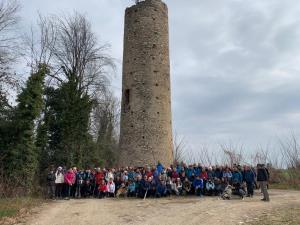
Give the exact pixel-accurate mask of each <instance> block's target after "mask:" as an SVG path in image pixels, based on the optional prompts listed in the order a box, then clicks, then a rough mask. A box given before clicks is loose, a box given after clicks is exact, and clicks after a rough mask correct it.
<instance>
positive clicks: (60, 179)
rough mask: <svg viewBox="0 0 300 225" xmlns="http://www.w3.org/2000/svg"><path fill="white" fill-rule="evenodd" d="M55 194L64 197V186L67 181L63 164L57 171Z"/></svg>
mask: <svg viewBox="0 0 300 225" xmlns="http://www.w3.org/2000/svg"><path fill="white" fill-rule="evenodd" d="M55 177H56V178H55V196H56V197H57V198H62V197H63V186H64V182H65V175H64V171H63V169H62V167H61V166H59V167H58V168H57V170H56V173H55Z"/></svg>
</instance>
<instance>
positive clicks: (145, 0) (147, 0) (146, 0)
mask: <svg viewBox="0 0 300 225" xmlns="http://www.w3.org/2000/svg"><path fill="white" fill-rule="evenodd" d="M134 1H135V4H139V3H140V2H150V1H159V2H161V0H134Z"/></svg>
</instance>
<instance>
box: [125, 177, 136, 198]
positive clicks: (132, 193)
mask: <svg viewBox="0 0 300 225" xmlns="http://www.w3.org/2000/svg"><path fill="white" fill-rule="evenodd" d="M135 184H136V183H135V182H133V181H132V180H131V179H130V180H129V182H128V193H127V196H128V197H135V196H136V191H135Z"/></svg>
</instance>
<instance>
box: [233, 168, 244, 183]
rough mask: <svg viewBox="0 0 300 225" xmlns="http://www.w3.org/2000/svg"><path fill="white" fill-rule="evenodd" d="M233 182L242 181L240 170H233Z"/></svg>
mask: <svg viewBox="0 0 300 225" xmlns="http://www.w3.org/2000/svg"><path fill="white" fill-rule="evenodd" d="M231 180H232V182H233V183H240V184H241V183H242V182H243V176H242V174H241V172H239V171H233V172H232V178H231Z"/></svg>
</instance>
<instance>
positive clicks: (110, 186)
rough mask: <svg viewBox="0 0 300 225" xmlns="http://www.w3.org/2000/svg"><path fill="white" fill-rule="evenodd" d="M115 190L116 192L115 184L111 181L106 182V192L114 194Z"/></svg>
mask: <svg viewBox="0 0 300 225" xmlns="http://www.w3.org/2000/svg"><path fill="white" fill-rule="evenodd" d="M115 190H116V186H115V183H114V182H113V181H110V182H108V183H107V191H108V192H109V193H115Z"/></svg>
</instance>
